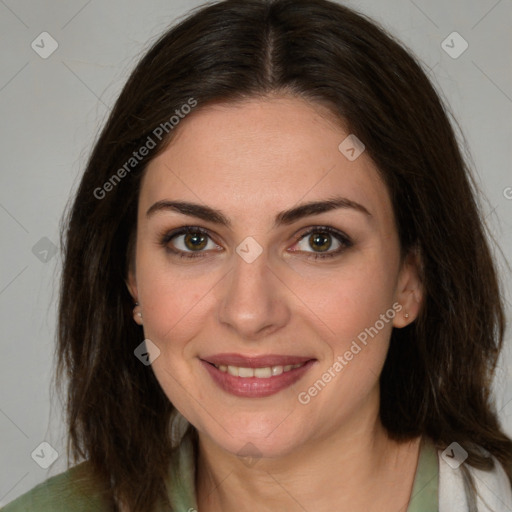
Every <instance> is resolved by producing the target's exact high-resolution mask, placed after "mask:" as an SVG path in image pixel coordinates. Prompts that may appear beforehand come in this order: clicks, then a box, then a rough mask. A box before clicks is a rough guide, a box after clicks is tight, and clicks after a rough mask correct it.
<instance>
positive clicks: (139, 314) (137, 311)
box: [133, 302, 142, 325]
mask: <svg viewBox="0 0 512 512" xmlns="http://www.w3.org/2000/svg"><path fill="white" fill-rule="evenodd" d="M133 317H134V318H133V319H134V320H135V322H136V323H138V324H139V325H141V324H142V312H141V311H140V304H139V303H138V302H136V303H135V307H134V308H133Z"/></svg>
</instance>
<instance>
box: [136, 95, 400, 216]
mask: <svg viewBox="0 0 512 512" xmlns="http://www.w3.org/2000/svg"><path fill="white" fill-rule="evenodd" d="M349 135H351V134H350V133H349V131H348V130H347V129H346V128H344V127H343V124H342V123H341V122H337V121H336V119H335V117H334V116H333V115H332V114H331V113H330V112H329V111H328V110H327V109H326V108H325V107H323V106H320V105H316V104H311V103H309V102H306V101H305V100H302V99H298V98H291V97H277V98H275V97H274V98H265V99H251V100H245V101H243V102H237V103H227V104H218V105H212V106H208V107H205V108H202V109H201V108H198V110H195V111H194V112H193V113H192V114H190V115H189V116H188V117H186V118H185V119H184V120H182V121H181V123H180V125H179V127H178V129H177V131H176V132H175V135H174V138H173V140H172V141H171V143H170V144H169V146H168V147H167V148H166V149H165V150H164V151H163V152H162V153H161V154H160V155H159V156H158V157H157V158H155V159H154V160H153V161H151V162H150V164H149V165H148V167H147V169H146V173H145V175H144V178H143V181H142V187H141V197H140V202H139V204H140V206H141V208H146V210H147V208H149V207H150V206H151V205H152V204H153V203H155V202H157V201H161V200H169V199H170V200H173V199H181V200H187V201H193V202H200V203H204V204H207V205H208V206H211V207H214V208H217V209H220V210H225V211H227V213H228V215H229V216H230V217H231V216H232V215H233V216H235V217H236V216H240V217H244V215H245V220H246V219H247V218H249V217H251V218H254V215H255V214H256V215H257V217H259V218H260V217H262V216H264V215H265V214H268V215H269V216H270V215H272V216H273V214H274V212H277V211H281V210H283V209H286V208H290V207H291V206H293V205H296V204H297V203H300V202H307V201H314V200H325V199H327V198H328V197H329V196H333V195H337V196H344V197H347V198H349V199H351V200H353V201H356V202H359V203H361V204H363V205H365V206H366V208H367V209H368V210H369V211H370V212H371V213H372V215H375V216H379V215H380V216H383V217H386V216H388V217H389V215H390V213H391V204H390V199H389V196H388V193H387V190H386V187H385V185H384V183H383V182H382V180H381V178H380V176H379V173H378V171H377V169H376V167H375V165H374V164H373V162H372V160H371V159H370V158H369V156H368V155H367V154H366V152H364V151H363V152H362V153H361V155H360V156H359V157H358V158H356V159H355V160H351V159H349V158H347V154H348V155H349V156H350V153H346V152H345V153H344V152H343V151H340V149H339V146H340V144H342V143H343V142H344V141H345V140H346V139H347V137H349ZM351 140H352V139H348V142H347V143H345V144H344V145H342V150H343V149H344V148H345V147H346V145H347V144H349V145H350V141H351ZM357 149H358V148H356V150H357ZM359 149H360V148H359ZM352 155H353V153H352Z"/></svg>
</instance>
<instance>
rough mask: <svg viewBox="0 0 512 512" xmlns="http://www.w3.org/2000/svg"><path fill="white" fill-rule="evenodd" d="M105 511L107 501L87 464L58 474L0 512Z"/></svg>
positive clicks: (83, 463) (84, 463)
mask: <svg viewBox="0 0 512 512" xmlns="http://www.w3.org/2000/svg"><path fill="white" fill-rule="evenodd" d="M90 510H94V511H96V512H101V511H103V510H104V511H106V510H108V507H107V506H106V501H105V500H104V498H103V497H102V496H101V492H100V491H99V489H98V485H97V484H94V483H93V480H92V479H91V474H90V468H89V465H88V463H87V462H82V463H81V464H78V465H77V466H74V467H73V468H71V469H69V470H67V471H65V472H64V473H60V474H59V475H56V476H54V477H52V478H49V479H48V480H45V481H44V482H43V483H41V484H39V485H37V486H36V487H34V488H33V489H31V490H30V491H28V492H26V493H25V494H22V495H21V496H20V497H18V498H17V499H15V500H14V501H12V502H11V503H9V504H8V505H6V506H5V507H4V508H2V509H1V512H82V511H83V512H85V511H90Z"/></svg>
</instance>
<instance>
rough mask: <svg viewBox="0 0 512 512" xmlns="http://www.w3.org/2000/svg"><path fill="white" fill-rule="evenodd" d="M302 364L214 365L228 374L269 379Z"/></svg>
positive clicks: (302, 364)
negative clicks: (247, 366)
mask: <svg viewBox="0 0 512 512" xmlns="http://www.w3.org/2000/svg"><path fill="white" fill-rule="evenodd" d="M304 364H305V363H300V364H287V365H286V366H265V367H263V368H244V367H241V366H231V365H229V366H226V365H224V364H221V365H218V366H217V365H215V367H216V368H217V369H219V370H220V371H221V372H224V373H229V375H233V376H234V377H242V378H243V379H245V378H247V377H257V378H259V379H269V378H270V377H274V376H276V375H281V374H282V373H284V372H289V371H290V370H293V369H295V368H299V367H300V366H304Z"/></svg>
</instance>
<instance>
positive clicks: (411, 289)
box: [393, 248, 424, 328]
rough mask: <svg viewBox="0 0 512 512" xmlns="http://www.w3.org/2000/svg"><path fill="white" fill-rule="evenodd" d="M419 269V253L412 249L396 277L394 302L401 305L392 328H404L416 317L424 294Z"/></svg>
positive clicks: (420, 267)
mask: <svg viewBox="0 0 512 512" xmlns="http://www.w3.org/2000/svg"><path fill="white" fill-rule="evenodd" d="M421 269H422V261H421V254H420V251H419V249H418V248H413V249H411V250H410V251H409V253H408V254H407V256H406V257H405V259H404V261H403V263H402V268H401V269H400V274H399V276H398V281H397V288H396V301H397V302H398V303H399V304H401V306H402V309H401V310H400V313H399V314H398V315H396V316H395V318H394V319H393V326H394V327H398V328H401V327H405V326H406V325H408V324H410V323H411V322H414V320H416V318H417V317H418V314H419V312H420V309H421V305H422V303H423V294H424V289H423V282H422V279H421V276H422V272H421ZM406 315H407V316H406Z"/></svg>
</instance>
